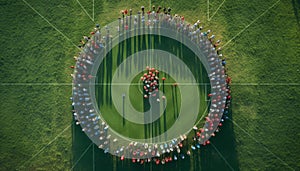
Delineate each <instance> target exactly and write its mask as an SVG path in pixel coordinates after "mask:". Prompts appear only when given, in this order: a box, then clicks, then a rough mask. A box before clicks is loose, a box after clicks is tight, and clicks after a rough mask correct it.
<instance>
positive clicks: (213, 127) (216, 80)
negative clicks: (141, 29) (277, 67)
mask: <svg viewBox="0 0 300 171" xmlns="http://www.w3.org/2000/svg"><path fill="white" fill-rule="evenodd" d="M121 15H122V16H121V17H120V18H119V20H120V21H121V22H120V25H119V28H118V31H119V32H120V31H121V29H120V28H127V29H132V28H130V26H128V24H127V22H124V21H125V20H127V17H128V15H129V16H131V15H132V10H131V9H130V10H126V9H125V10H122V11H121ZM140 15H141V16H140ZM149 15H153V16H154V17H152V18H151V19H150V17H149ZM138 16H139V17H140V18H139V17H137V16H135V17H134V18H133V21H134V24H139V23H142V25H143V24H145V21H146V22H147V23H148V24H147V25H150V24H151V23H152V24H155V23H156V24H161V27H163V26H166V25H167V26H168V27H169V28H172V29H174V30H175V31H178V32H182V33H183V34H184V35H185V36H186V37H188V38H189V39H190V40H191V41H193V42H197V44H198V45H199V47H200V48H201V49H203V53H204V54H206V55H207V61H208V67H209V71H208V73H209V78H210V83H211V93H209V94H208V97H209V98H210V100H211V105H210V110H209V113H208V116H207V117H206V118H205V124H204V127H202V128H200V125H195V126H194V127H193V128H191V129H192V130H194V131H193V132H194V136H193V138H192V142H193V143H192V144H190V142H191V141H190V140H189V139H188V138H187V135H180V136H179V137H178V138H177V139H176V138H175V139H172V140H170V141H169V142H164V143H161V144H147V143H140V142H129V143H127V144H120V143H119V144H118V142H119V137H117V136H116V135H113V133H112V132H110V128H109V125H108V124H107V123H106V122H105V121H104V120H102V119H101V115H100V114H99V113H97V110H96V107H95V106H96V105H95V102H93V101H92V98H91V97H92V94H91V91H90V87H89V83H90V82H91V81H95V80H93V78H94V76H93V75H92V69H93V68H94V67H93V65H94V64H95V61H96V60H97V59H96V57H97V55H98V54H100V53H101V52H102V51H104V49H105V48H106V45H107V44H108V42H109V41H110V40H111V39H110V38H111V37H112V35H110V33H109V29H108V28H107V29H106V30H107V33H104V35H103V36H102V34H101V28H100V25H99V24H97V25H96V27H95V28H94V30H93V31H92V32H91V33H90V35H89V36H83V39H82V40H80V42H79V45H78V47H79V48H81V49H82V50H81V51H80V52H79V54H78V55H76V56H74V60H75V61H76V65H74V66H71V68H72V69H74V73H73V74H71V76H72V78H73V92H72V93H73V95H72V97H71V100H72V107H73V110H72V113H73V116H74V119H75V120H76V124H78V125H79V124H80V125H81V127H82V131H84V132H85V133H86V134H87V135H88V136H89V138H91V139H92V140H93V142H94V143H96V144H97V145H98V147H99V148H101V149H103V150H104V152H105V153H108V152H109V153H112V154H116V155H118V156H120V160H124V159H125V158H129V157H130V158H132V162H134V163H141V164H143V163H145V162H151V161H153V162H155V163H156V164H165V163H167V162H172V161H176V160H178V159H185V158H186V157H188V156H189V155H191V152H192V151H194V150H198V149H200V147H201V146H205V145H207V144H210V140H209V138H210V137H211V136H215V134H216V132H218V131H219V127H221V126H222V123H223V121H224V119H227V118H228V116H229V113H230V112H229V110H230V103H231V95H230V94H231V91H230V83H231V78H230V77H229V76H228V75H227V73H226V71H227V69H226V59H225V57H224V56H223V54H222V49H221V47H220V44H221V41H220V40H215V37H216V36H215V35H213V34H212V31H211V30H207V31H203V26H201V25H200V24H201V22H200V20H198V21H196V22H195V24H193V25H192V24H189V23H186V22H185V19H184V16H178V15H171V8H162V7H158V8H155V6H153V7H152V11H148V12H146V11H145V7H144V6H142V7H141V11H140V12H138ZM145 16H148V19H146V18H145ZM130 21H131V20H130ZM117 36H118V35H117ZM146 69H147V70H148V72H147V73H145V74H144V75H143V77H142V78H141V80H142V81H143V88H144V98H148V97H149V96H150V95H151V94H152V92H153V91H158V87H159V71H158V70H156V69H155V68H146Z"/></svg>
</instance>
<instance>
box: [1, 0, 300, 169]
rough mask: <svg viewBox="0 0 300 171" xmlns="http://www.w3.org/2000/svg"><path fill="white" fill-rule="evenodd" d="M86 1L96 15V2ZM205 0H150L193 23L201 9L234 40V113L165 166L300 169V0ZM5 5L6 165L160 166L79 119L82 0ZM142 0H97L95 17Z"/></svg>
mask: <svg viewBox="0 0 300 171" xmlns="http://www.w3.org/2000/svg"><path fill="white" fill-rule="evenodd" d="M25 2H27V3H28V4H30V5H31V6H32V7H33V8H34V9H35V10H36V11H37V12H39V13H40V15H42V16H43V17H45V18H46V19H47V21H49V22H50V23H51V24H52V26H54V27H55V28H57V29H58V30H59V31H61V33H63V34H64V35H65V36H66V37H67V38H68V39H67V38H66V37H65V36H63V35H62V34H61V33H60V32H58V31H57V30H55V29H54V28H53V27H52V26H51V25H49V23H48V22H46V21H45V20H44V19H43V18H42V17H41V16H40V15H39V14H37V13H36V12H35V11H34V10H32V9H31V8H30V7H29V6H28V5H26V3H25ZM80 2H81V5H82V6H83V7H84V8H85V9H86V11H87V13H89V14H92V12H93V10H92V2H91V1H83V0H80ZM207 2H208V1H204V0H183V1H171V0H166V1H163V2H160V1H152V2H151V3H152V4H155V5H158V4H160V5H165V6H170V7H172V8H173V10H172V12H174V13H178V14H181V15H184V16H185V18H186V20H188V21H191V22H195V21H196V20H197V19H199V18H200V20H201V21H203V23H204V26H205V28H210V29H212V30H213V32H214V33H215V34H216V37H217V38H220V39H222V43H223V45H225V44H226V43H227V42H229V43H228V44H226V46H225V47H224V54H226V59H227V66H228V68H229V74H230V75H231V76H232V80H233V84H232V93H233V94H232V96H233V100H232V103H233V104H232V118H231V119H230V120H229V121H227V122H226V123H225V126H224V127H223V128H222V131H221V132H220V133H219V134H218V135H217V137H215V138H213V139H212V144H213V145H211V146H207V147H205V148H203V149H202V150H201V152H199V155H195V156H191V158H192V159H191V160H184V161H179V162H176V163H172V164H169V165H166V167H164V169H166V170H170V169H172V170H200V169H201V170H232V169H233V170H292V169H295V170H299V169H300V156H299V154H300V146H299V143H298V142H299V140H300V134H299V133H298V131H297V130H299V129H300V126H299V119H300V116H299V112H298V110H299V108H300V106H299V105H300V100H299V97H300V94H299V93H300V86H299V84H300V80H299V74H300V71H299V69H300V61H299V59H300V58H299V54H300V48H299V47H300V35H299V31H300V24H299V8H300V4H299V1H296V0H281V1H276V0H272V1H260V0H253V1H247V0H238V1H236V0H226V1H224V3H223V2H220V1H217V0H209V6H207V4H208V3H207ZM276 2H278V3H276ZM274 3H276V5H274V6H273V4H274ZM0 4H1V10H0V14H1V16H2V17H1V19H0V23H1V24H0V27H1V29H0V30H1V31H0V32H1V52H2V53H1V56H0V73H1V74H0V80H1V90H0V98H1V103H0V109H1V120H0V125H1V129H0V136H1V138H0V151H1V157H0V163H1V164H0V170H14V169H21V170H69V169H72V168H74V169H75V170H92V169H93V168H96V169H97V170H99V169H104V170H117V169H121V168H123V169H124V170H126V169H127V170H143V169H145V170H149V169H152V170H162V169H163V168H162V167H159V166H152V165H146V166H144V165H136V164H131V163H130V162H129V161H125V162H120V161H118V160H116V158H114V157H112V156H109V155H105V154H103V153H102V152H101V151H100V150H98V149H97V148H96V147H95V148H94V146H93V145H91V143H90V141H89V140H88V139H87V138H86V136H85V135H84V134H83V133H82V132H81V131H80V127H78V126H75V125H74V123H73V122H72V116H71V113H70V110H71V108H70V101H69V97H70V95H71V85H70V84H69V83H70V82H71V77H70V76H69V74H70V73H72V70H71V69H70V68H69V66H70V65H73V64H74V61H73V59H72V57H73V56H74V55H76V53H77V52H78V50H77V48H76V47H75V46H74V44H75V45H77V42H78V41H79V39H80V38H81V36H82V35H86V34H88V33H89V32H90V30H91V28H93V26H94V23H93V22H92V21H91V19H90V18H89V17H88V16H87V15H86V13H85V12H84V10H82V9H81V6H80V5H79V4H78V3H77V1H76V0H72V1H58V0H52V1H45V0H41V1H37V0H27V1H8V0H6V1H5V0H1V1H0ZM221 4H222V5H221ZM141 5H145V6H148V4H147V3H145V2H143V1H140V0H130V1H128V0H122V1H118V0H113V1H105V0H99V1H98V0H97V1H95V22H97V23H98V22H99V23H100V24H101V25H104V24H106V23H109V22H111V21H114V20H115V19H116V18H117V17H118V15H119V14H118V12H119V11H120V10H121V9H124V8H133V9H134V11H136V10H137V9H138V8H139V7H140V6H141ZM220 5H221V6H220ZM272 6H273V7H272ZM208 7H209V8H208ZM219 7H220V8H219ZM270 7H272V8H270ZM208 9H209V13H208ZM216 11H217V12H216ZM215 12H216V13H215ZM262 14H263V15H262ZM207 17H209V18H210V21H209V22H208V21H207ZM208 26H209V27H208ZM232 38H234V39H232ZM14 83H16V84H14ZM93 149H94V150H93ZM93 159H94V160H93ZM93 161H95V162H93Z"/></svg>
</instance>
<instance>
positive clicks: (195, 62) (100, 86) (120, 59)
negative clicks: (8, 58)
mask: <svg viewBox="0 0 300 171" xmlns="http://www.w3.org/2000/svg"><path fill="white" fill-rule="evenodd" d="M148 42H151V45H149V43H148ZM135 44H137V46H134V45H135ZM143 45H145V46H143ZM178 46H179V47H180V48H177V47H178ZM132 47H136V48H132ZM151 47H154V48H155V49H160V50H165V51H168V52H170V53H171V54H174V55H176V56H178V57H179V58H180V59H182V60H183V61H184V62H185V63H186V65H187V66H188V67H189V68H190V70H191V72H192V74H193V75H194V76H195V78H196V81H197V83H199V84H200V85H199V91H200V102H201V103H199V106H200V108H199V113H198V120H197V121H196V122H198V121H199V120H200V118H201V117H202V118H203V116H204V115H207V113H208V110H207V107H208V106H207V104H208V100H207V98H206V96H207V94H208V93H209V89H210V86H209V80H208V76H207V75H208V74H207V72H206V71H205V69H204V66H203V65H202V63H201V62H200V61H199V59H198V58H197V56H196V55H195V54H194V53H193V52H191V50H190V49H189V48H188V47H186V46H183V45H181V44H180V42H178V41H175V40H172V39H169V38H167V37H163V36H154V35H147V36H135V37H133V38H130V39H127V40H125V41H122V42H121V43H119V45H117V46H115V47H113V49H112V50H111V52H110V53H108V54H107V56H106V58H105V59H104V60H103V62H102V63H101V65H100V67H99V70H98V74H97V80H96V83H97V84H96V97H97V100H98V104H99V105H98V106H99V109H100V112H101V113H102V116H103V118H104V120H105V121H106V122H107V123H108V124H109V125H110V127H111V128H112V129H114V130H115V131H117V132H118V133H120V134H122V135H124V136H128V137H130V138H138V139H141V138H149V135H152V136H151V137H154V136H158V135H160V134H162V133H163V132H165V131H167V130H168V129H169V128H170V127H171V126H172V125H173V124H174V123H175V121H176V119H177V118H178V116H179V111H180V104H181V92H180V89H179V88H177V87H175V86H173V84H174V83H176V82H175V80H174V78H172V77H171V76H169V75H168V74H166V73H165V72H160V81H161V84H160V90H161V91H164V92H165V96H166V99H168V100H167V103H166V104H165V105H166V112H164V113H163V115H162V116H161V117H159V119H158V120H157V121H156V122H154V123H153V124H146V125H142V124H135V123H132V122H130V121H128V120H127V119H123V117H122V114H119V112H118V111H117V110H116V108H115V106H114V104H113V102H112V97H111V91H112V88H111V86H116V87H117V88H121V86H122V85H114V84H113V83H112V77H113V76H114V75H115V74H116V69H117V68H118V67H119V66H120V65H121V63H125V62H126V59H127V58H128V57H130V56H131V55H133V54H136V53H137V52H138V51H141V50H146V49H151ZM178 49H179V50H178ZM125 51H126V52H125ZM136 59H137V60H138V59H139V58H138V57H137V58H136ZM170 62H171V61H170ZM127 63H128V62H127ZM140 63H145V64H149V65H150V64H151V63H147V61H143V60H142V59H140V60H139V61H136V60H132V61H131V63H128V66H127V65H126V66H127V68H123V70H124V71H123V72H124V77H125V75H128V74H129V73H132V72H133V71H132V67H135V66H137V67H139V65H140ZM171 67H172V66H170V68H169V69H171ZM175 69H178V68H175ZM144 70H145V69H144ZM145 72H146V71H144V72H141V73H135V74H136V76H135V77H134V78H133V80H132V81H131V83H132V85H131V86H130V91H129V94H128V96H129V99H130V103H131V104H132V105H133V107H134V108H135V109H136V110H137V111H139V112H146V111H148V110H149V108H150V104H149V102H148V99H144V98H143V95H144V94H143V86H142V85H143V84H142V83H141V82H139V81H140V77H141V76H142V75H143V74H144V73H145ZM174 73H175V74H176V77H180V71H176V72H174ZM162 77H165V78H167V79H166V81H165V85H164V87H163V84H162V80H161V78H162ZM179 84H180V83H179ZM206 84H207V85H206ZM205 86H206V87H205ZM119 98H122V97H121V96H120V97H119ZM160 106H161V109H162V103H161V104H160ZM128 112H129V110H128V108H126V107H125V111H124V113H128ZM158 114H159V113H158ZM156 115H157V114H154V116H153V117H155V116H156ZM145 117H146V116H145ZM147 129H148V130H152V131H148V132H147Z"/></svg>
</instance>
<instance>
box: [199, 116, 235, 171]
mask: <svg viewBox="0 0 300 171" xmlns="http://www.w3.org/2000/svg"><path fill="white" fill-rule="evenodd" d="M230 113H232V112H230ZM230 120H232V115H231V114H230V116H229V119H228V120H226V121H225V122H224V124H223V126H222V127H221V128H220V129H221V131H220V132H219V133H217V135H216V137H213V138H211V143H212V145H207V146H204V147H203V148H201V151H200V161H201V169H202V170H232V169H233V170H239V163H238V158H237V152H236V142H235V134H234V131H233V123H232V122H231V121H230ZM226 162H227V163H226ZM231 168H232V169H231Z"/></svg>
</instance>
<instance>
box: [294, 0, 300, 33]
mask: <svg viewBox="0 0 300 171" xmlns="http://www.w3.org/2000/svg"><path fill="white" fill-rule="evenodd" d="M292 4H293V9H294V14H295V17H296V19H297V24H298V27H299V28H300V17H299V9H300V1H299V0H298V1H295V0H292Z"/></svg>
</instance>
